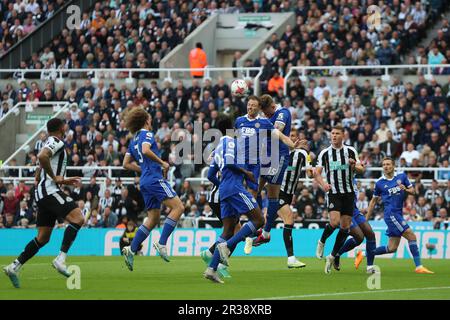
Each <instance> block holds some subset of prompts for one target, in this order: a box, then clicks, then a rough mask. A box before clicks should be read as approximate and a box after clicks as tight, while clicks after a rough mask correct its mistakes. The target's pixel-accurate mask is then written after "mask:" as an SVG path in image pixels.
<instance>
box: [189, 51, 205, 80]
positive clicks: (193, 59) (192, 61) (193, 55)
mask: <svg viewBox="0 0 450 320" xmlns="http://www.w3.org/2000/svg"><path fill="white" fill-rule="evenodd" d="M207 65H208V59H207V57H206V52H205V51H204V50H203V46H202V44H201V43H200V42H197V43H196V44H195V48H194V49H192V50H191V52H190V53H189V67H190V68H191V69H196V68H204V67H206V66H207ZM191 75H192V77H193V78H203V75H204V71H203V70H191Z"/></svg>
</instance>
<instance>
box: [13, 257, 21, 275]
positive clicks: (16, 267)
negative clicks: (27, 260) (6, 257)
mask: <svg viewBox="0 0 450 320" xmlns="http://www.w3.org/2000/svg"><path fill="white" fill-rule="evenodd" d="M11 266H12V268H13V270H14V271H15V272H17V271H19V270H20V268H22V264H21V263H20V262H19V260H17V259H16V260H14V262H13V263H11Z"/></svg>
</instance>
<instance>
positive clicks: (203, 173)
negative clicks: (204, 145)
mask: <svg viewBox="0 0 450 320" xmlns="http://www.w3.org/2000/svg"><path fill="white" fill-rule="evenodd" d="M302 171H304V169H303V170H302ZM396 171H397V172H410V171H413V172H421V173H430V172H433V174H434V180H437V181H438V182H439V183H441V184H443V183H445V184H446V183H447V180H445V179H439V174H440V173H442V172H448V171H450V168H444V167H438V168H424V167H397V168H396ZM366 172H380V173H382V172H383V168H382V167H366ZM207 175H208V167H205V168H203V169H202V171H201V174H200V177H191V178H186V179H185V180H186V181H189V182H191V183H193V184H200V185H204V184H210V182H209V180H208V178H207ZM299 181H300V182H303V183H304V184H305V185H306V186H310V185H311V183H312V181H313V179H306V178H300V179H299ZM358 181H361V183H362V184H363V185H368V184H370V183H371V182H376V181H377V178H358ZM420 181H421V182H422V183H423V185H424V186H429V185H431V182H432V181H433V179H421V180H420Z"/></svg>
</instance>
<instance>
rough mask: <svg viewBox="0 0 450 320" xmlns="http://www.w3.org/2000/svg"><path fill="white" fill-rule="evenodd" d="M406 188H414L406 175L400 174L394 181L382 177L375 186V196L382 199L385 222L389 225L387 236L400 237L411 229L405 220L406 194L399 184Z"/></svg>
mask: <svg viewBox="0 0 450 320" xmlns="http://www.w3.org/2000/svg"><path fill="white" fill-rule="evenodd" d="M400 183H401V184H403V185H404V186H406V188H410V187H412V184H411V182H409V180H408V177H407V176H406V174H405V173H399V174H396V175H394V176H393V178H392V179H387V178H386V177H385V176H382V177H381V178H380V179H378V181H377V182H376V184H375V190H374V196H375V197H380V198H381V200H382V202H383V205H384V221H385V222H386V225H387V232H386V235H387V236H389V237H400V236H401V235H402V234H403V232H405V230H407V229H408V228H409V226H408V224H407V223H406V221H405V219H403V203H404V200H405V197H406V192H405V191H403V190H401V189H400V187H399V184H400Z"/></svg>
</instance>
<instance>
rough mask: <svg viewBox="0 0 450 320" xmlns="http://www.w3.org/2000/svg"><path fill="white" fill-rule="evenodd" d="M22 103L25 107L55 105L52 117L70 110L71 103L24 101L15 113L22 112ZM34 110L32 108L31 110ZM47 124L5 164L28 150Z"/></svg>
mask: <svg viewBox="0 0 450 320" xmlns="http://www.w3.org/2000/svg"><path fill="white" fill-rule="evenodd" d="M22 105H25V108H30V107H31V108H33V105H50V106H53V111H54V112H56V113H54V114H53V115H52V117H58V116H59V115H60V114H62V113H64V112H66V111H68V110H69V106H70V104H69V103H68V102H64V101H55V102H22V103H19V104H17V105H16V106H15V107H14V108H13V110H15V111H14V113H17V112H20V109H19V108H20V107H21V106H22ZM31 111H32V110H31ZM10 113H11V112H8V114H7V115H6V116H5V118H6V117H8V116H9V114H10ZM5 121H6V120H5ZM46 128H47V127H46V124H45V123H44V124H43V125H42V126H41V127H40V128H39V129H38V130H36V131H35V132H34V133H33V134H32V135H31V137H29V138H28V140H27V141H25V142H24V143H23V144H22V145H21V146H20V147H19V148H18V149H17V150H16V151H15V152H14V153H13V154H12V155H10V156H9V157H8V158H7V159H6V160H5V161H4V162H3V165H6V164H8V163H9V162H10V161H11V160H12V159H14V158H15V157H17V155H18V154H19V153H20V152H22V151H25V152H28V151H29V148H30V146H29V145H30V144H31V143H32V142H33V141H34V140H35V139H36V138H37V137H38V135H39V134H40V133H41V132H42V131H45V130H46Z"/></svg>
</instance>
